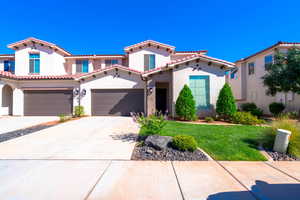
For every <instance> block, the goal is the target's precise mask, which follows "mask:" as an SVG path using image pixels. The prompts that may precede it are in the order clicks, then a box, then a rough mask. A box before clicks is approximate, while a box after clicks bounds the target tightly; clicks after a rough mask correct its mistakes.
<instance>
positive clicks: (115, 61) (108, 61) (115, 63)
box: [105, 60, 119, 67]
mask: <svg viewBox="0 0 300 200" xmlns="http://www.w3.org/2000/svg"><path fill="white" fill-rule="evenodd" d="M118 63H119V62H118V60H105V66H106V67H109V66H112V65H117V64H118Z"/></svg>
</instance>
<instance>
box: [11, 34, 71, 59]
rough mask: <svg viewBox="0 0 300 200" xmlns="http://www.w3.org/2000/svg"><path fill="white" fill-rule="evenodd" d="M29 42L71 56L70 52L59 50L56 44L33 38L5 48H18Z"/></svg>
mask: <svg viewBox="0 0 300 200" xmlns="http://www.w3.org/2000/svg"><path fill="white" fill-rule="evenodd" d="M29 42H35V43H39V44H42V45H45V46H49V47H51V48H53V49H57V50H58V51H60V52H62V53H63V54H64V55H71V53H70V52H68V51H67V50H65V49H63V48H61V47H60V46H58V45H56V44H53V43H50V42H46V41H44V40H40V39H37V38H34V37H29V38H27V39H25V40H21V41H18V42H14V43H11V44H9V45H7V47H8V48H15V47H17V46H20V45H22V44H27V43H29Z"/></svg>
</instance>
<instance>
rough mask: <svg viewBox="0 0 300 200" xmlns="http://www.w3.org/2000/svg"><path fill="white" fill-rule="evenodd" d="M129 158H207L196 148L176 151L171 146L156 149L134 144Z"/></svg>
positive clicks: (165, 159) (185, 159) (183, 159)
mask: <svg viewBox="0 0 300 200" xmlns="http://www.w3.org/2000/svg"><path fill="white" fill-rule="evenodd" d="M131 160H160V161H175V160H178V161H192V160H200V161H207V160H208V158H207V157H206V155H205V154H204V153H202V151H200V150H196V151H194V152H189V151H184V152H183V151H178V150H176V149H173V148H171V147H168V148H166V149H165V150H161V151H159V150H156V149H154V148H153V147H150V146H146V145H143V146H140V145H136V146H135V148H134V151H133V154H132V157H131Z"/></svg>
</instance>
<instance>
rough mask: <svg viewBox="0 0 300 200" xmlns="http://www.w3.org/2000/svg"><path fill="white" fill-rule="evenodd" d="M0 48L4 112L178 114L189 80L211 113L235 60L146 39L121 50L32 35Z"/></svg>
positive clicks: (199, 105) (0, 99)
mask: <svg viewBox="0 0 300 200" xmlns="http://www.w3.org/2000/svg"><path fill="white" fill-rule="evenodd" d="M8 48H11V49H13V50H15V53H14V54H11V55H4V54H3V55H0V114H1V115H21V116H22V115H26V116H33V115H35V116H39V115H59V114H72V112H73V110H74V106H76V105H82V106H84V109H85V113H86V114H87V115H129V114H130V112H144V113H147V114H151V113H153V112H155V111H157V110H160V111H163V112H165V111H168V112H169V113H171V114H172V115H173V116H174V114H175V111H174V104H175V102H176V99H177V97H178V95H179V92H180V90H181V89H182V88H183V86H184V84H188V85H189V86H190V88H191V90H192V92H193V94H194V97H195V100H196V104H197V108H198V113H199V114H202V113H207V112H213V111H214V107H215V104H216V100H217V96H218V93H219V90H220V89H221V88H222V87H223V85H224V83H225V71H226V70H229V69H231V68H233V67H234V63H231V62H227V61H224V60H220V59H216V58H212V57H209V56H207V55H206V53H207V51H175V47H174V46H170V45H167V44H162V43H159V42H156V41H152V40H147V41H144V42H141V43H137V44H134V45H131V46H128V47H125V48H124V51H125V53H124V54H121V55H73V54H71V53H70V52H68V51H67V50H65V49H63V48H61V47H59V46H58V45H56V44H53V43H49V42H46V41H42V40H39V39H36V38H28V39H25V40H22V41H19V42H15V43H12V44H9V45H8Z"/></svg>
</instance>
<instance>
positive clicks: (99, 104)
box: [92, 89, 144, 116]
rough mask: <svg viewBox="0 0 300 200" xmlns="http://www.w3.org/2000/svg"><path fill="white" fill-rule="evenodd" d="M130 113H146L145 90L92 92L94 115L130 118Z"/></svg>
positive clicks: (101, 90)
mask: <svg viewBox="0 0 300 200" xmlns="http://www.w3.org/2000/svg"><path fill="white" fill-rule="evenodd" d="M130 112H144V90H143V89H97V90H92V115H100V116H101V115H119V116H129V115H130Z"/></svg>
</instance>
